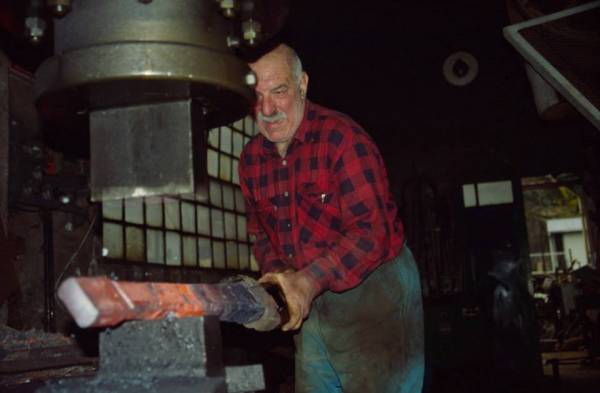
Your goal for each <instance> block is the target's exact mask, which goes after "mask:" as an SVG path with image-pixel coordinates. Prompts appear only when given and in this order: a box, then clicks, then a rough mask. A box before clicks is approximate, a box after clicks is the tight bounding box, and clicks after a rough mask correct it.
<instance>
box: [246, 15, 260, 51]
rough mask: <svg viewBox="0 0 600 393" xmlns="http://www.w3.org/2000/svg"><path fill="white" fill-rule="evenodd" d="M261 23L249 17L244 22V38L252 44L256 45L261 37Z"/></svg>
mask: <svg viewBox="0 0 600 393" xmlns="http://www.w3.org/2000/svg"><path fill="white" fill-rule="evenodd" d="M260 31H261V25H260V23H258V22H257V21H255V20H253V19H248V20H247V21H245V22H244V23H242V34H243V36H244V40H245V41H246V42H247V43H248V44H249V45H250V46H254V45H255V44H256V42H257V41H258V39H259V38H260Z"/></svg>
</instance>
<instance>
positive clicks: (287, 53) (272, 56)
mask: <svg viewBox="0 0 600 393" xmlns="http://www.w3.org/2000/svg"><path fill="white" fill-rule="evenodd" d="M263 60H268V61H283V62H285V64H287V66H288V68H289V70H290V74H291V75H292V78H293V79H294V81H296V82H299V81H300V77H301V76H302V62H301V61H300V57H299V56H298V54H297V53H296V51H295V50H294V49H293V48H291V47H289V46H287V45H286V44H279V45H277V46H276V47H275V48H274V49H272V50H271V51H269V52H267V53H266V54H264V55H263V56H262V57H261V58H260V59H258V60H257V61H256V62H257V63H258V62H260V61H263ZM253 64H254V63H253ZM250 66H252V64H251V65H250Z"/></svg>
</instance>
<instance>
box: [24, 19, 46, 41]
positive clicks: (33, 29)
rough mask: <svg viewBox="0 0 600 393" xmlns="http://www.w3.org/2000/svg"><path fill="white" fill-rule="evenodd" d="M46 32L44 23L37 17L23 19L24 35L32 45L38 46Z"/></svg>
mask: <svg viewBox="0 0 600 393" xmlns="http://www.w3.org/2000/svg"><path fill="white" fill-rule="evenodd" d="M45 32H46V21H45V20H44V19H42V18H40V17H39V16H28V17H27V18H25V33H26V34H27V38H29V41H31V43H33V44H39V43H40V42H41V41H42V38H43V37H44V33H45Z"/></svg>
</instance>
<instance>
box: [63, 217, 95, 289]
mask: <svg viewBox="0 0 600 393" xmlns="http://www.w3.org/2000/svg"><path fill="white" fill-rule="evenodd" d="M97 218H98V211H97V210H96V211H95V212H94V216H93V217H92V220H91V222H90V225H89V226H88V228H87V230H86V232H85V234H84V235H83V237H82V238H81V241H80V242H79V246H77V249H76V250H75V252H74V253H73V254H72V255H71V257H70V258H69V261H68V262H67V264H66V265H65V267H64V268H63V270H62V271H61V272H60V274H59V276H58V278H57V279H56V281H55V283H54V294H55V295H56V291H57V289H58V287H59V285H60V283H61V281H62V278H63V276H64V275H65V273H66V272H67V270H69V268H70V267H71V265H73V263H74V262H75V261H76V260H77V256H78V255H79V252H80V251H81V249H82V248H83V245H84V244H85V243H86V241H87V239H88V237H89V236H90V233H92V229H93V228H94V224H96V219H97Z"/></svg>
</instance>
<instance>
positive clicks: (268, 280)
mask: <svg viewBox="0 0 600 393" xmlns="http://www.w3.org/2000/svg"><path fill="white" fill-rule="evenodd" d="M258 282H259V283H261V284H273V285H278V286H279V287H280V288H281V291H282V292H283V295H284V296H285V301H286V303H287V306H288V313H289V316H290V319H289V321H288V322H287V323H286V324H285V325H283V326H282V327H281V329H282V330H284V331H287V330H296V329H299V328H300V326H302V322H303V321H304V319H305V318H306V317H307V316H308V313H309V311H310V306H311V304H312V301H313V299H314V298H315V296H317V294H318V293H317V292H318V286H317V284H316V282H315V280H314V279H313V278H312V277H310V276H309V275H308V274H306V273H304V272H302V271H293V270H286V271H283V272H272V273H267V274H265V275H264V276H262V277H261V278H260V280H258Z"/></svg>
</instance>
